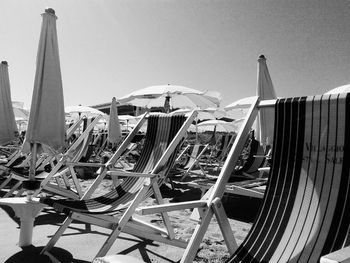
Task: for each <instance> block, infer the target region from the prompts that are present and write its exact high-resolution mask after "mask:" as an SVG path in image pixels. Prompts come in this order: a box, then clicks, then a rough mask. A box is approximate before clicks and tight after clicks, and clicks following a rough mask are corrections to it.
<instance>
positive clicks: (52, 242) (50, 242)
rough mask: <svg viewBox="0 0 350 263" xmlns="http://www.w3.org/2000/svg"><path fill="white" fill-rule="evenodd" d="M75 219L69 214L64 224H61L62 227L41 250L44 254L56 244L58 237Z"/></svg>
mask: <svg viewBox="0 0 350 263" xmlns="http://www.w3.org/2000/svg"><path fill="white" fill-rule="evenodd" d="M72 221H73V219H72V218H71V217H70V216H69V217H67V218H66V220H64V222H63V224H62V225H61V226H60V228H59V229H58V230H57V231H56V233H55V235H54V236H53V237H52V238H51V239H50V241H49V243H47V245H46V246H45V247H44V248H43V249H42V250H41V252H40V254H44V253H46V252H47V251H50V250H51V249H52V248H53V247H54V246H55V244H56V243H57V241H58V239H59V238H60V237H61V236H62V234H63V233H64V231H65V230H66V229H67V227H68V226H69V225H70V223H72Z"/></svg>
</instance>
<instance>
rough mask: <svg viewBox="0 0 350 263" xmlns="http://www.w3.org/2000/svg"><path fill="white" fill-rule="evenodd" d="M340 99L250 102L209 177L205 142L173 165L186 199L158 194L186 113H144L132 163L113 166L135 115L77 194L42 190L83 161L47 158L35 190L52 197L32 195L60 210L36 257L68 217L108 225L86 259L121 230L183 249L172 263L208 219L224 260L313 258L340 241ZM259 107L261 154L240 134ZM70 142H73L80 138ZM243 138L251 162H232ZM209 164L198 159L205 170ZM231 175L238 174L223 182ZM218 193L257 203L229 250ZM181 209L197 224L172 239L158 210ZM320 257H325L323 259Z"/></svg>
mask: <svg viewBox="0 0 350 263" xmlns="http://www.w3.org/2000/svg"><path fill="white" fill-rule="evenodd" d="M348 97H349V96H345V95H344V96H343V95H340V96H335V95H330V96H323V97H317V96H316V97H300V98H293V99H280V100H278V101H277V102H275V101H273V102H271V101H268V102H259V100H257V101H256V102H254V103H253V104H252V106H251V108H250V110H249V113H248V117H247V119H246V120H245V122H244V123H243V124H242V128H241V130H240V131H239V133H238V134H237V137H236V138H235V140H232V144H231V148H230V151H228V152H227V153H225V155H224V156H225V157H223V158H222V159H221V161H220V162H218V164H217V165H216V166H218V167H219V168H218V171H219V174H217V175H215V176H213V175H210V174H209V173H208V171H210V169H208V168H206V167H205V164H208V163H210V162H208V161H207V160H206V159H205V158H208V156H210V155H211V153H209V154H208V155H206V154H205V152H206V150H207V149H208V148H209V146H206V145H200V146H203V148H200V147H199V146H198V147H196V148H197V150H196V151H197V152H196V153H197V154H195V152H194V151H193V150H192V153H188V158H189V161H188V163H186V164H184V165H183V167H182V169H183V170H182V171H181V172H182V173H181V176H180V180H182V181H183V183H187V184H188V185H189V186H192V187H198V188H200V189H201V190H202V197H201V199H199V200H195V201H188V202H180V203H171V204H165V203H164V201H163V198H162V195H161V191H160V186H161V185H162V184H163V183H164V182H165V181H166V179H167V177H168V176H170V170H171V169H172V168H173V166H174V164H175V163H176V160H178V161H179V160H180V158H179V155H180V156H181V154H180V153H181V152H182V154H183V155H184V154H185V152H183V151H181V150H180V146H181V145H182V143H183V140H184V139H185V135H186V130H187V129H188V127H189V125H190V123H191V122H192V121H193V118H194V115H195V113H194V114H193V115H191V116H190V117H188V118H185V117H184V116H177V115H174V116H170V115H155V116H154V115H152V116H148V129H147V132H146V136H145V138H144V141H143V145H142V150H141V152H140V157H139V159H138V160H137V161H136V162H135V164H134V165H133V168H132V169H131V170H129V171H125V169H120V168H116V164H117V161H118V160H120V157H121V156H122V154H123V153H125V152H127V147H128V146H129V145H130V142H131V141H132V138H133V136H135V134H136V133H137V129H138V128H140V127H141V125H142V124H143V122H144V121H145V120H146V115H145V116H144V118H141V120H140V122H139V123H138V124H137V125H136V128H135V130H133V131H132V132H131V133H130V134H129V135H128V136H127V137H126V138H125V139H124V141H123V142H122V143H121V145H120V146H119V147H118V148H117V150H116V151H115V152H114V153H113V155H112V156H111V157H110V158H109V159H108V160H107V162H105V163H97V164H96V163H95V164H93V163H92V164H90V165H91V166H94V167H96V169H99V170H98V171H97V177H96V178H95V180H94V181H93V183H92V185H91V187H90V188H89V189H87V190H86V191H85V192H82V191H81V192H79V190H77V189H72V188H70V189H69V188H68V189H65V190H62V189H64V187H63V186H61V185H57V187H56V190H57V189H58V190H59V191H56V192H55V191H54V190H53V188H50V187H49V185H50V183H52V180H51V179H55V177H60V178H61V175H62V170H61V169H63V167H64V169H65V171H66V172H67V173H68V174H69V177H70V180H73V182H74V183H76V184H77V185H79V182H78V180H76V179H74V178H76V177H77V176H76V174H75V172H74V167H75V166H77V165H78V166H89V163H88V162H79V159H62V158H61V159H58V160H56V161H57V163H56V164H54V166H53V168H52V170H51V172H50V173H49V174H51V175H52V177H51V178H50V177H49V178H50V179H47V177H46V178H45V179H44V180H43V181H42V186H41V188H40V190H39V191H38V193H36V194H39V192H42V191H49V192H51V193H53V194H55V196H47V197H43V198H41V202H43V203H45V204H47V205H49V206H52V207H53V208H54V209H56V210H57V211H58V212H61V213H64V214H66V215H67V219H66V220H65V222H64V223H63V224H62V226H61V227H60V228H59V230H58V231H57V232H56V234H55V235H54V236H53V237H52V239H51V240H50V242H49V243H48V244H47V246H46V247H45V248H44V249H43V253H47V254H50V251H51V249H52V247H53V246H54V245H55V243H56V242H57V240H58V239H59V238H61V236H62V234H63V233H64V230H65V229H66V228H67V227H68V226H69V225H70V223H71V222H72V221H73V220H78V221H82V222H85V223H88V224H96V225H99V226H102V227H106V228H110V229H112V232H111V234H110V235H109V236H108V238H107V240H106V242H105V243H104V244H103V245H102V248H101V249H100V251H99V252H98V254H97V255H96V257H103V256H105V255H106V254H107V253H108V251H109V249H110V247H111V245H112V244H113V243H114V241H115V240H116V239H117V238H118V237H119V235H120V233H122V232H125V233H129V234H132V235H135V236H139V237H142V238H147V239H151V240H155V241H157V242H161V243H165V244H170V245H173V246H177V247H181V248H184V254H183V256H182V259H181V261H180V262H192V261H193V258H194V257H195V255H196V252H197V250H198V247H199V245H200V243H201V241H202V239H203V236H204V234H205V232H206V229H207V227H208V225H209V222H210V221H211V219H212V217H213V216H214V215H215V217H216V219H217V222H218V224H219V226H220V228H221V231H222V235H223V237H224V240H225V243H226V245H227V249H228V251H229V253H230V254H231V256H230V259H229V260H228V262H277V261H281V262H288V261H295V262H317V261H318V260H319V259H320V258H321V257H322V256H324V255H326V254H328V253H330V252H333V251H336V250H338V249H341V248H343V247H345V246H347V245H349V238H348V235H349V229H350V221H349V217H348V214H347V213H348V211H349V209H348V208H349V204H350V198H349V196H350V195H349V189H350V180H349V169H348V165H347V164H346V162H343V160H346V157H347V154H348V147H346V145H348V143H347V140H348V139H347V138H348V136H346V135H347V134H348V129H349V127H350V126H349V124H348V122H349V121H348V119H349V118H347V114H348V113H349V112H350V111H349V109H350V99H349V98H348ZM262 107H274V108H275V111H276V113H275V116H276V123H275V136H274V144H273V146H272V153H271V156H270V157H268V158H266V153H265V152H264V151H262V152H261V151H260V148H259V147H257V148H256V149H255V148H254V147H255V145H256V144H255V142H254V141H253V139H252V138H249V134H250V129H251V125H252V123H253V121H254V119H255V116H256V114H257V112H258V109H259V108H262ZM84 132H85V131H84ZM84 138H87V137H84ZM249 139H250V140H249ZM77 140H80V143H82V142H83V140H84V139H83V137H82V138H80V139H79V138H77ZM89 140H90V141H91V140H92V139H91V138H90V139H89ZM247 143H248V144H249V145H250V147H251V152H249V154H250V157H251V158H252V159H249V160H244V162H243V165H241V167H239V165H238V164H240V161H242V160H240V159H241V158H242V152H243V150H244V149H245V148H246V147H247ZM73 145H74V144H73ZM258 146H259V145H258ZM190 148H191V147H189V148H188V149H190ZM194 148H195V147H193V148H192V149H194ZM183 149H185V148H183ZM203 149H204V150H203ZM68 152H69V150H68ZM72 152H73V151H71V152H69V153H70V154H72ZM249 154H248V156H249ZM67 156H69V155H68V154H67ZM78 157H80V156H78ZM269 158H271V160H272V161H270V159H269ZM190 161H191V163H190ZM189 163H190V165H189ZM267 163H269V164H267ZM248 164H249V165H248ZM186 165H188V166H186ZM244 165H246V167H245V166H244ZM267 165H269V166H270V172H269V174H268V176H265V175H264V176H262V175H261V174H262V173H259V172H258V169H259V168H261V167H263V166H267ZM216 166H215V165H207V167H210V168H211V169H214V168H215V167H216ZM195 168H196V169H197V170H199V171H200V172H201V173H202V174H201V177H202V178H196V180H192V181H190V182H188V181H187V180H186V179H187V178H188V177H192V176H193V173H192V172H194V169H195ZM248 168H252V170H249V169H248ZM207 169H208V170H207ZM253 170H254V171H253ZM106 176H109V177H111V178H112V179H113V182H114V184H115V187H114V188H113V189H112V190H111V191H110V192H109V193H107V194H105V195H103V196H99V197H94V198H91V196H92V195H93V193H94V191H95V190H96V186H97V185H98V184H100V183H101V181H102V180H103V179H104V178H105V177H106ZM235 176H236V178H243V179H244V180H232V178H235ZM45 180H46V181H45ZM63 180H64V179H63ZM231 181H233V182H231ZM72 190H75V192H76V193H75V195H74V196H73V195H72V196H70V195H68V194H67V193H66V192H68V191H72ZM73 192H74V191H73ZM225 192H226V193H230V194H238V195H244V196H250V197H254V198H260V199H263V201H262V207H261V209H260V212H259V214H258V216H257V219H256V221H255V223H254V225H253V226H252V228H251V231H250V233H249V234H248V237H247V238H246V240H245V241H244V242H243V243H242V244H241V245H240V246H239V247H238V246H237V243H236V241H235V238H234V235H233V233H232V230H231V229H230V226H229V224H228V220H227V216H226V212H225V210H224V209H223V206H222V201H221V200H222V197H223V195H224V193H225ZM57 195H60V197H58V198H57ZM151 195H154V197H155V199H156V201H157V203H158V205H155V206H147V207H139V206H140V203H141V201H143V200H144V199H145V198H147V197H149V196H151ZM67 197H69V198H67ZM181 209H193V213H192V216H191V218H192V219H193V220H195V221H196V222H197V226H196V228H195V229H194V232H193V235H192V237H191V239H190V240H189V241H188V242H186V241H184V240H181V239H179V238H178V237H176V235H175V232H174V229H173V223H174V222H171V220H170V218H169V216H168V212H171V211H174V210H181ZM136 212H137V213H138V214H139V215H147V214H153V213H160V214H161V215H162V219H163V224H164V228H160V227H159V226H158V225H153V224H150V223H145V222H143V221H141V220H140V219H136V218H134V217H133V215H134V214H135V213H136ZM50 256H54V255H50ZM323 260H327V259H326V257H325V258H324V259H323ZM325 262H327V261H325Z"/></svg>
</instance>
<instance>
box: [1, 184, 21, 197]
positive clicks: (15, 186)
mask: <svg viewBox="0 0 350 263" xmlns="http://www.w3.org/2000/svg"><path fill="white" fill-rule="evenodd" d="M21 184H22V182H21V181H19V182H17V183H16V184H15V185H14V186H13V187H12V188H11V189H10V191H8V192H7V193H6V194H5V195H4V197H10V196H11V195H12V194H13V193H14V192H15V191H16V190H17V189H18V188H19V187H20V185H21Z"/></svg>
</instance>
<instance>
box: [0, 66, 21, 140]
mask: <svg viewBox="0 0 350 263" xmlns="http://www.w3.org/2000/svg"><path fill="white" fill-rule="evenodd" d="M0 123H1V125H0V145H4V144H7V143H10V142H11V141H13V140H14V139H15V138H16V134H18V129H17V125H16V120H15V115H14V112H13V107H12V102H11V91H10V80H9V74H8V64H7V62H6V61H2V62H1V64H0Z"/></svg>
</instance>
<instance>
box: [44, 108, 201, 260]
mask: <svg viewBox="0 0 350 263" xmlns="http://www.w3.org/2000/svg"><path fill="white" fill-rule="evenodd" d="M193 119H194V117H191V119H190V118H188V119H187V120H186V117H185V116H184V115H163V114H162V115H152V116H149V117H148V124H147V125H148V128H147V133H146V138H145V142H144V146H143V149H142V152H141V157H140V159H139V160H138V162H137V163H136V164H135V167H134V169H133V171H132V172H131V173H130V174H135V176H126V177H125V178H124V179H123V182H122V183H121V184H120V185H118V186H117V187H116V188H115V189H114V190H111V191H110V192H109V193H107V194H105V195H102V196H100V197H95V198H91V199H88V200H77V201H74V200H68V199H61V200H55V199H52V198H42V199H41V200H40V201H41V202H43V203H45V204H47V205H49V206H52V207H53V208H55V209H56V210H57V211H59V212H63V213H66V214H68V217H67V219H66V220H65V222H64V224H63V225H62V226H61V227H60V228H59V229H58V231H57V232H56V234H55V235H54V236H53V237H52V239H51V240H50V241H49V243H48V244H47V245H46V247H45V248H44V249H43V251H42V253H45V254H50V252H49V251H50V249H51V248H52V247H53V246H54V244H55V243H56V242H57V240H58V239H59V238H60V237H61V235H62V234H63V232H64V230H65V229H66V228H67V227H68V226H69V225H70V223H71V222H72V221H73V220H79V221H81V222H87V223H90V224H96V225H100V226H102V227H107V228H109V227H112V229H113V231H112V233H111V234H110V235H109V236H108V238H107V241H106V242H105V243H104V244H103V246H102V248H101V249H100V251H99V252H98V254H97V256H98V257H100V256H104V255H105V254H106V253H107V252H108V250H109V249H110V247H111V246H112V244H113V243H114V241H115V239H116V238H117V237H118V236H119V234H120V232H122V231H124V227H125V226H126V225H127V224H128V227H127V230H125V231H126V232H127V233H129V234H133V235H136V236H141V237H144V238H145V237H150V236H154V229H153V234H150V233H149V232H147V231H143V230H142V223H141V222H140V221H138V223H137V225H138V227H136V228H134V229H133V228H131V227H130V224H132V223H133V222H134V221H135V219H134V218H132V215H133V214H134V212H135V209H136V208H137V206H138V205H139V203H140V202H141V201H143V200H145V199H146V198H147V197H149V196H151V195H152V194H154V195H155V196H156V199H157V201H158V202H159V201H160V202H163V201H162V198H161V196H160V190H159V185H161V184H162V183H163V182H164V180H165V179H166V177H167V174H168V172H169V171H170V169H171V168H172V166H173V164H174V162H175V158H176V154H177V150H178V149H177V148H178V147H179V144H180V143H181V138H183V137H184V136H185V133H186V130H187V129H188V127H189V125H190V124H191V122H192V121H193ZM185 120H186V122H185ZM169 149H170V151H169ZM163 156H167V158H165V157H163ZM136 173H137V174H136ZM141 173H142V174H147V175H150V178H151V179H150V178H147V177H143V176H139V175H140V174H141ZM154 175H158V176H154ZM149 179H150V180H149ZM148 181H149V182H148ZM163 219H164V222H165V225H167V224H168V223H167V222H168V221H169V217H168V216H167V215H165V214H163ZM113 225H118V228H115V227H113ZM140 227H141V228H140ZM143 227H144V228H149V227H150V225H149V224H144V225H143ZM158 229H159V228H158ZM130 231H131V232H130ZM158 231H159V230H158ZM161 232H162V234H160V235H159V238H161V239H164V240H168V238H166V237H164V236H163V235H164V233H166V232H164V231H161ZM167 232H168V233H169V235H170V236H171V237H172V238H173V237H174V232H173V231H171V232H170V231H169V229H167Z"/></svg>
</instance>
